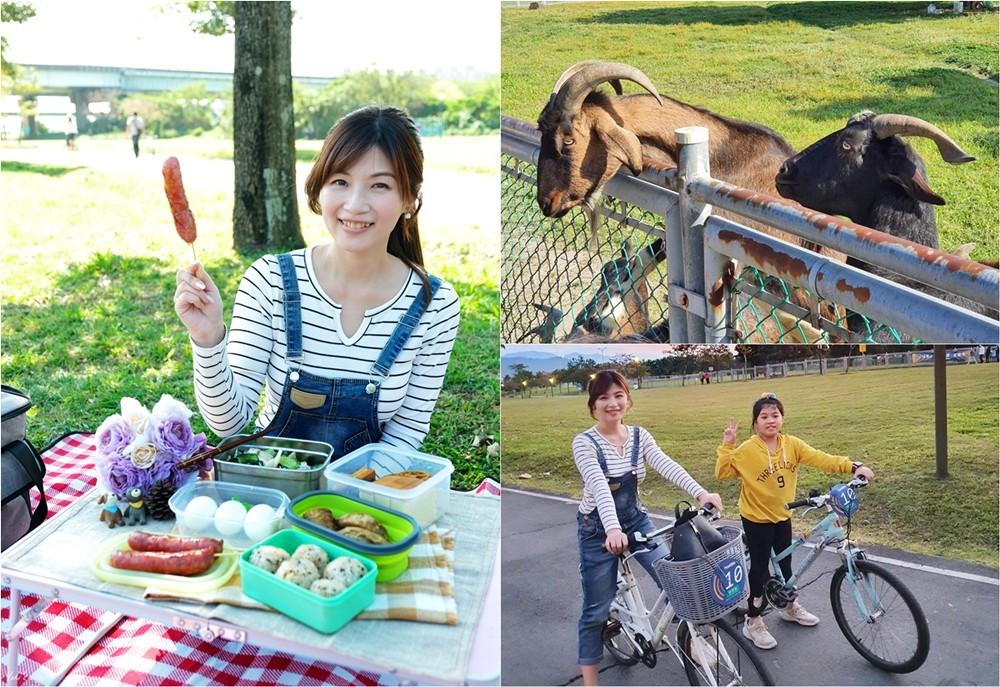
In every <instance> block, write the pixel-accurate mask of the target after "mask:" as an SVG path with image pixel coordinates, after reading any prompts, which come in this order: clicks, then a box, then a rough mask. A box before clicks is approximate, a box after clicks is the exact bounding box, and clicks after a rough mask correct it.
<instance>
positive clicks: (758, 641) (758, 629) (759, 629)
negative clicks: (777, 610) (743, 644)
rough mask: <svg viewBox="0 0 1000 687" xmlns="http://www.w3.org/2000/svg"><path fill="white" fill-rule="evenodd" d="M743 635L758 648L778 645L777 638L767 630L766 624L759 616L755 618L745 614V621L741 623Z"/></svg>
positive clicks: (769, 647)
mask: <svg viewBox="0 0 1000 687" xmlns="http://www.w3.org/2000/svg"><path fill="white" fill-rule="evenodd" d="M751 621H753V622H751ZM743 636H744V637H746V638H747V639H749V640H750V641H751V642H753V644H754V646H755V647H757V648H758V649H773V648H774V647H776V646H778V642H777V640H776V639H775V638H774V637H772V636H771V633H770V632H768V631H767V625H765V624H764V619H763V618H761V617H760V616H757V617H756V618H751V617H750V616H747V621H746V622H745V623H743Z"/></svg>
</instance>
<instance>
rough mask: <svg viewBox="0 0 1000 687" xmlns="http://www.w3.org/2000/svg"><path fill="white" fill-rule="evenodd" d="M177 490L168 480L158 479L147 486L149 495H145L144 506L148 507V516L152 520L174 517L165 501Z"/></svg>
mask: <svg viewBox="0 0 1000 687" xmlns="http://www.w3.org/2000/svg"><path fill="white" fill-rule="evenodd" d="M175 491H177V487H175V486H174V485H173V484H171V483H170V482H164V481H163V480H160V481H159V482H156V483H154V484H153V486H151V487H150V488H149V495H148V496H146V508H148V509H149V517H151V518H153V519H154V520H170V519H171V518H173V517H174V512H173V511H172V510H171V509H170V506H169V505H168V504H167V501H169V500H170V497H171V496H173V495H174V492H175Z"/></svg>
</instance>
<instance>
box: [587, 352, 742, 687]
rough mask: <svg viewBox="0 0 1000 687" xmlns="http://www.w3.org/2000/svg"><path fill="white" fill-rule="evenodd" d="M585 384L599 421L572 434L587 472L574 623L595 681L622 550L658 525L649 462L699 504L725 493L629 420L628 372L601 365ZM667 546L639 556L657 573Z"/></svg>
mask: <svg viewBox="0 0 1000 687" xmlns="http://www.w3.org/2000/svg"><path fill="white" fill-rule="evenodd" d="M588 391H589V395H590V398H589V400H588V405H589V407H590V416H591V417H592V418H594V419H595V420H597V424H596V425H594V426H593V427H591V428H590V429H588V430H587V431H585V432H581V433H580V434H578V435H577V436H576V438H575V439H574V440H573V460H574V462H575V463H576V468H577V470H579V471H580V475H581V476H582V477H583V499H582V500H581V502H580V507H579V510H578V512H577V538H578V540H579V546H580V579H581V584H582V587H583V611H582V613H581V615H580V621H579V623H578V626H577V630H578V633H579V660H580V672H581V674H582V675H583V684H584V685H596V684H597V665H598V664H599V663H600V662H601V658H602V657H603V654H604V646H603V642H602V639H601V632H602V630H603V629H604V624H605V622H607V619H608V611H609V609H610V608H611V602H612V601H613V600H614V597H615V592H616V591H617V581H618V574H617V573H618V554H620V553H622V552H624V551H626V550H627V549H628V535H629V534H630V533H632V532H649V531H652V530H653V529H654V527H653V524H652V522H651V521H650V519H649V516H647V515H646V511H645V510H644V509H643V508H642V504H641V503H640V501H639V484H640V483H641V482H642V480H643V479H644V478H645V476H646V463H649V465H651V466H652V467H653V469H655V470H656V471H657V472H659V473H660V474H661V475H663V477H664V478H665V479H667V480H669V481H671V482H673V483H674V484H676V485H677V486H679V487H680V488H681V489H684V490H685V491H687V492H688V493H689V494H691V496H692V497H693V498H695V499H696V500H697V501H698V503H699V504H700V505H704V504H705V503H711V504H712V505H714V506H715V507H716V508H717V509H718V510H719V511H721V510H722V500H721V499H720V498H719V495H718V494H714V493H709V492H708V491H706V490H705V489H703V488H702V487H701V486H700V485H699V484H698V482H696V481H695V480H694V479H693V478H692V477H691V476H690V475H689V474H688V473H687V471H686V470H685V469H684V468H682V467H681V466H680V465H679V464H677V463H676V462H674V461H673V460H671V459H670V458H669V457H668V456H667V455H666V454H664V453H663V451H661V450H660V447H659V446H657V445H656V441H655V440H654V439H653V437H652V435H651V434H650V433H649V432H648V431H646V430H645V429H643V428H641V427H629V426H628V425H626V424H625V422H624V416H625V412H626V411H627V410H628V409H629V408H631V407H632V396H631V393H630V392H629V385H628V382H627V381H626V380H625V378H624V377H622V376H621V375H620V374H619V373H617V372H614V371H611V370H604V371H602V372H599V373H597V375H596V376H595V377H594V379H592V380H591V382H590V386H589V387H588ZM666 553H667V551H666V550H665V549H664V550H660V549H657V550H654V551H650V552H647V553H643V554H641V555H637V556H636V558H638V559H639V562H640V563H641V564H642V566H643V567H644V568H645V569H646V570H647V571H648V572H649V573H650V575H652V577H653V579H654V580H655V579H657V576H656V574H655V572H654V569H653V565H652V564H653V561H655V560H656V559H657V558H660V557H662V556H664V555H665V554H666Z"/></svg>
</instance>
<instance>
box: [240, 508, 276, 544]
mask: <svg viewBox="0 0 1000 687" xmlns="http://www.w3.org/2000/svg"><path fill="white" fill-rule="evenodd" d="M278 521H279V518H278V513H277V512H276V511H275V510H274V508H272V507H271V506H269V505H267V504H266V503H258V504H257V505H256V506H254V507H253V508H251V509H250V510H249V511H248V512H247V516H246V518H245V519H244V520H243V532H244V534H246V535H247V538H248V539H250V540H251V541H254V542H259V541H261V540H262V539H266V538H267V537H270V536H271V535H272V534H274V533H275V532H277V531H278Z"/></svg>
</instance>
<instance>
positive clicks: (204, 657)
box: [0, 433, 500, 687]
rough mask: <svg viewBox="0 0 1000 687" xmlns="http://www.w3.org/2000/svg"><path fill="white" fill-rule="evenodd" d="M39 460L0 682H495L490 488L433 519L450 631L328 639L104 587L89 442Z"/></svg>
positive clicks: (495, 580)
mask: <svg viewBox="0 0 1000 687" xmlns="http://www.w3.org/2000/svg"><path fill="white" fill-rule="evenodd" d="M42 457H43V459H44V460H45V463H46V469H47V473H46V499H47V501H48V504H49V517H48V519H47V520H46V522H45V523H44V524H42V525H41V526H40V527H39V528H38V529H36V530H34V531H33V532H31V533H29V534H28V535H27V536H26V537H24V538H23V539H22V540H21V541H19V542H17V543H16V544H14V545H13V546H11V547H10V548H8V549H7V550H6V551H4V552H3V555H2V556H0V581H2V601H3V604H2V616H3V617H2V620H3V622H4V625H3V629H4V631H3V639H4V642H3V673H2V675H0V682H2V684H14V683H21V684H56V683H61V684H65V685H68V684H79V685H97V686H99V687H100V686H103V685H120V684H129V685H145V684H164V683H168V684H232V685H256V684H280V685H318V684H361V685H377V684H406V683H408V682H421V683H440V684H461V683H466V684H476V683H492V684H497V683H498V682H499V665H500V635H499V602H500V599H499V555H498V553H497V548H498V541H499V498H497V496H499V488H498V487H497V485H495V483H492V482H484V483H483V484H482V485H480V487H479V488H478V489H477V490H475V491H474V492H472V493H463V492H453V493H452V498H451V499H450V500H449V504H450V505H449V509H448V512H447V513H446V514H445V515H444V516H443V517H442V518H441V521H443V522H444V523H445V524H446V525H448V526H454V527H455V528H456V530H455V531H456V532H457V535H456V540H455V546H454V557H453V569H454V597H455V603H456V607H457V615H458V622H457V623H456V624H454V625H449V624H431V623H423V622H410V621H402V620H360V619H355V620H353V621H351V622H349V623H348V624H347V625H346V626H344V628H342V629H341V630H340V631H338V632H336V633H334V634H331V635H326V634H323V633H319V632H316V631H314V630H311V629H310V628H308V627H307V626H305V625H302V624H300V623H298V622H296V621H295V620H292V619H291V618H288V617H286V616H284V615H282V614H279V613H275V612H273V611H264V610H255V609H249V608H240V607H238V606H229V605H226V604H217V605H208V604H192V603H185V602H181V601H150V600H148V599H146V598H144V590H143V589H142V588H140V587H131V586H127V585H120V584H114V583H108V582H102V581H101V580H99V579H98V578H97V577H96V576H94V574H93V571H92V570H90V565H91V563H92V559H93V556H94V553H95V551H96V550H97V549H98V548H99V546H98V542H95V541H94V539H95V538H98V537H101V536H103V537H105V538H106V537H107V536H108V530H107V527H106V526H105V525H104V523H102V522H100V521H99V519H98V513H99V510H98V508H99V506H97V505H96V504H97V501H96V499H97V496H98V495H97V490H96V483H97V480H96V472H95V470H94V445H93V440H92V435H90V434H86V433H77V434H71V435H67V436H66V437H63V438H62V439H60V440H58V441H57V442H55V443H54V444H53V445H52V446H51V447H49V448H48V449H46V450H45V451H43V452H42ZM147 525H148V526H145V527H143V528H142V529H146V530H149V531H164V532H166V531H170V529H171V528H172V526H173V522H172V521H150V522H149V523H147ZM102 530H103V532H102ZM116 531H117V530H116Z"/></svg>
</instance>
